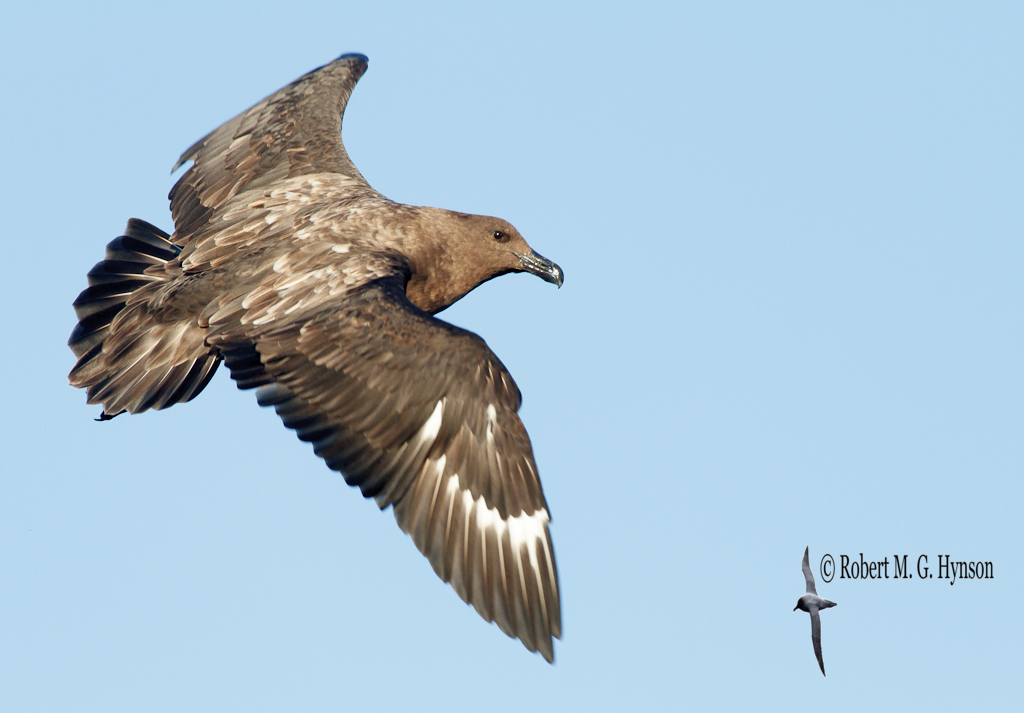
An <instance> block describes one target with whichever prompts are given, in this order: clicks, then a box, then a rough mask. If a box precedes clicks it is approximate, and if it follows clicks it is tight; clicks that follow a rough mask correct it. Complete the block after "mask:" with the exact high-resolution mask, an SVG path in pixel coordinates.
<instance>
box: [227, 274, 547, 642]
mask: <svg viewBox="0 0 1024 713" xmlns="http://www.w3.org/2000/svg"><path fill="white" fill-rule="evenodd" d="M292 282H293V283H294V282H295V281H294V280H293V281H292ZM341 285H342V283H341V281H340V280H339V281H338V283H337V284H336V285H334V286H335V287H337V288H338V289H343V287H342V286H341ZM403 285H404V280H403V279H402V278H401V277H399V276H394V277H391V278H382V279H378V280H374V281H370V282H369V283H366V284H363V285H361V286H359V287H355V288H353V289H352V290H350V291H349V292H348V293H347V294H345V296H344V299H343V300H337V299H331V300H329V301H326V302H324V301H319V302H318V298H317V296H316V294H315V293H316V292H318V291H319V292H323V293H324V294H325V295H326V294H327V292H330V291H331V290H332V283H331V281H330V280H320V281H313V280H308V281H305V282H301V283H299V284H297V285H296V284H291V285H290V288H292V289H295V290H298V292H289V293H288V297H287V303H286V304H285V306H286V307H287V306H288V305H290V307H288V308H287V309H278V308H277V307H280V306H281V305H282V303H281V301H280V300H279V299H278V300H277V301H269V302H268V301H267V300H266V299H263V298H261V297H260V295H258V294H255V292H254V294H253V295H251V296H250V297H248V298H247V299H245V300H241V301H240V304H243V305H244V306H245V307H244V308H245V309H247V310H248V311H247V312H245V313H244V314H243V315H242V316H241V317H240V318H239V320H238V321H237V322H235V324H236V325H237V326H235V327H232V329H234V330H237V329H242V330H244V331H245V334H244V335H243V338H242V339H238V340H237V343H236V344H234V345H233V344H232V338H231V336H230V335H229V334H226V333H219V332H218V325H217V324H216V321H217V318H216V317H215V318H214V322H215V323H214V324H212V325H211V330H210V335H211V336H210V343H211V344H212V345H213V346H215V347H217V348H218V349H219V350H220V353H221V354H222V355H223V357H224V360H225V364H226V366H227V367H228V368H229V369H230V370H231V376H232V377H233V378H234V379H236V380H237V381H238V385H239V387H240V388H252V387H259V390H258V391H257V397H258V399H259V402H260V404H261V405H264V406H268V405H272V406H274V407H275V408H276V410H277V412H278V414H279V415H280V416H281V418H282V419H283V420H284V423H285V425H286V426H288V427H289V428H292V429H295V430H296V432H297V434H298V436H299V438H300V439H302V440H304V441H308V442H311V443H312V444H313V450H314V452H315V453H316V454H317V455H318V456H320V457H321V458H323V459H324V460H325V461H326V462H327V465H328V466H329V467H330V468H332V469H333V470H337V471H340V472H341V473H342V474H343V475H344V477H345V480H346V482H348V483H349V484H350V485H355V486H359V488H360V490H361V491H362V493H363V495H364V496H365V497H373V498H375V499H376V501H377V505H378V506H379V507H381V509H383V508H385V507H387V506H388V505H393V506H394V512H395V517H396V519H397V520H398V524H399V526H400V527H401V528H402V530H404V531H405V532H407V533H409V535H411V536H412V539H413V542H415V544H416V546H417V547H418V548H419V550H420V552H422V553H423V554H424V555H426V557H427V559H429V560H430V563H431V565H433V568H434V571H435V572H436V573H437V575H438V576H439V577H440V578H441V579H442V580H444V581H445V582H450V583H451V585H452V587H453V588H454V589H455V591H456V592H457V593H458V594H459V596H460V597H462V599H463V600H464V601H466V602H467V603H470V604H472V605H473V606H474V607H475V608H476V610H477V611H478V612H479V614H480V615H481V616H482V617H483V618H484V619H486V620H488V621H494V622H496V623H497V624H498V626H499V627H500V628H501V630H502V631H504V632H505V633H506V634H508V635H509V636H513V637H518V638H519V639H521V640H522V642H523V643H524V644H525V645H526V647H527V648H528V649H530V650H531V651H538V650H539V651H540V652H541V654H542V655H543V656H544V658H546V659H547V660H548V661H551V660H552V659H553V657H554V648H553V643H552V637H555V638H558V637H560V635H561V615H560V605H559V591H558V576H557V573H556V569H555V560H554V553H553V549H552V544H551V537H550V535H549V533H548V521H549V519H550V518H549V515H548V510H547V505H546V503H545V500H544V494H543V492H542V490H541V484H540V480H539V478H538V475H537V466H536V463H535V462H534V458H533V451H532V448H531V445H530V439H529V436H527V433H526V429H525V428H524V427H523V424H522V421H520V419H519V416H518V414H517V411H518V409H519V405H520V401H521V396H520V393H519V389H518V387H517V386H516V384H515V382H514V381H513V380H512V377H511V376H510V375H509V373H508V371H506V369H505V367H504V366H503V365H502V363H501V362H500V361H499V360H498V358H497V357H496V356H495V355H494V354H493V353H492V352H491V350H490V349H489V348H488V347H487V345H486V344H485V343H484V341H483V340H482V339H480V338H479V337H478V336H476V335H475V334H472V333H471V332H467V331H465V330H462V329H459V328H457V327H454V326H452V325H449V324H447V323H446V322H443V321H441V320H439V319H436V318H434V317H431V316H430V315H428V314H426V313H425V312H422V311H421V310H419V309H417V308H416V307H414V306H413V305H412V304H411V303H410V302H409V301H408V299H407V298H406V296H405V291H404V288H403ZM304 286H308V287H304ZM257 289H258V290H263V291H264V292H265V291H266V290H265V288H263V287H260V288H257ZM306 289H308V293H305V292H303V290H306ZM270 296H271V297H272V295H270ZM275 305H276V306H275ZM305 305H311V306H310V307H308V308H307V307H305Z"/></svg>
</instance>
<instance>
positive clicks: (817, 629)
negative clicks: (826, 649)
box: [807, 604, 825, 676]
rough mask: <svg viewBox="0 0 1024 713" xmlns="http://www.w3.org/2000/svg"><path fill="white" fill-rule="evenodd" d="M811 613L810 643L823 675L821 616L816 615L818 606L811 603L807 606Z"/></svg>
mask: <svg viewBox="0 0 1024 713" xmlns="http://www.w3.org/2000/svg"><path fill="white" fill-rule="evenodd" d="M807 611H808V612H810V614H811V643H812V644H814V655H815V657H816V658H817V659H818V666H819V667H820V668H821V675H822V676H824V675H825V662H824V661H823V660H822V658H821V617H820V616H818V607H816V606H814V605H813V604H812V605H810V606H809V607H807Z"/></svg>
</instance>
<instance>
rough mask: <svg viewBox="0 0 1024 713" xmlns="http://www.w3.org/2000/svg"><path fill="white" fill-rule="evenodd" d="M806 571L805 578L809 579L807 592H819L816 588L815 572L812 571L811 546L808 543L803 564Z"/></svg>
mask: <svg viewBox="0 0 1024 713" xmlns="http://www.w3.org/2000/svg"><path fill="white" fill-rule="evenodd" d="M802 569H803V571H804V579H805V580H806V581H807V593H808V594H817V593H818V592H817V590H816V589H815V588H814V572H812V571H811V546H810V545H808V546H807V548H806V549H804V562H803V565H802Z"/></svg>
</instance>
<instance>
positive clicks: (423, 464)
mask: <svg viewBox="0 0 1024 713" xmlns="http://www.w3.org/2000/svg"><path fill="white" fill-rule="evenodd" d="M365 70H366V58H365V57H363V56H362V55H344V56H342V57H340V58H339V59H338V60H336V61H334V62H332V63H330V64H328V65H326V66H324V67H321V68H320V69H317V70H315V71H313V72H310V73H309V74H307V75H305V76H304V77H302V78H300V79H299V80H297V81H295V82H293V83H292V84H290V85H288V86H287V87H285V88H283V89H281V90H280V91H278V92H276V93H275V94H273V95H271V96H270V97H268V98H267V99H264V100H263V101H261V102H260V103H258V104H256V105H255V106H254V107H252V108H251V109H249V110H248V111H245V112H243V113H242V114H240V115H239V116H237V117H235V118H234V119H232V120H231V121H229V122H227V123H226V124H224V125H223V126H221V127H220V128H218V129H216V130H215V131H213V132H212V133H210V134H209V135H207V136H206V137H204V138H203V139H201V140H200V141H198V142H197V143H196V144H195V145H193V146H192V147H191V148H190V149H189V150H188V151H186V152H185V153H184V154H183V155H182V157H181V160H180V161H179V163H178V165H179V166H180V165H182V164H183V163H185V162H187V161H193V165H192V166H191V167H190V168H189V169H188V171H186V172H185V174H184V175H183V176H182V177H181V179H180V180H179V181H178V182H177V184H176V185H175V186H174V188H173V189H172V191H171V194H170V201H171V213H172V215H173V217H174V224H175V232H174V234H173V235H167V234H166V233H164V232H162V231H160V230H159V229H158V228H155V227H153V226H151V225H149V224H148V223H145V222H143V221H140V220H135V219H133V220H131V221H129V223H128V228H127V229H126V232H125V235H124V236H122V237H120V238H118V239H116V240H115V241H114V242H112V243H111V244H110V245H109V246H108V250H107V256H106V259H105V260H104V261H102V262H101V263H99V264H98V265H97V266H96V267H95V268H93V270H92V271H91V272H90V278H89V279H90V287H89V288H88V289H87V290H85V291H84V292H83V293H82V294H81V295H80V296H79V298H78V300H76V302H75V309H76V312H77V313H78V317H79V320H80V321H79V324H78V326H77V327H76V328H75V331H74V332H73V333H72V336H71V340H70V342H69V344H70V346H71V348H72V349H73V350H74V352H75V354H76V355H77V356H78V357H79V360H78V363H77V364H76V365H75V368H74V369H73V370H72V372H71V375H70V377H69V378H70V381H71V383H72V384H73V385H74V386H77V387H81V388H86V389H87V390H88V394H89V403H101V404H103V406H104V414H103V416H102V418H111V417H113V416H115V415H117V414H118V413H121V412H123V411H128V412H130V413H138V412H140V411H145V410H147V409H150V408H156V409H160V408H166V407H168V406H171V405H173V404H174V403H177V402H180V401H188V400H190V399H191V398H193V397H195V396H196V395H198V393H199V392H200V391H201V390H202V388H203V387H204V386H205V385H206V383H207V381H208V380H209V379H210V377H211V376H212V375H213V372H214V371H215V369H216V367H217V365H218V364H219V363H220V361H224V363H225V364H226V366H227V367H228V369H229V370H230V371H231V376H232V378H234V379H235V380H236V382H237V384H238V386H239V388H243V389H249V388H255V389H257V398H258V400H259V402H260V404H261V405H265V406H274V408H275V409H276V410H277V412H278V414H279V415H280V416H281V418H282V419H283V421H284V423H285V425H286V426H288V427H289V428H292V429H294V430H295V431H296V432H297V434H298V436H299V438H301V439H302V440H305V441H309V442H311V443H312V444H313V448H314V451H315V452H316V454H317V455H318V456H320V457H321V458H323V459H324V460H325V461H326V462H327V465H328V466H329V467H331V468H333V469H334V470H337V471H340V472H341V473H342V474H343V475H344V477H345V479H346V481H347V482H348V483H349V484H351V485H354V486H358V487H359V488H360V490H361V491H362V493H363V495H364V496H366V497H373V498H375V500H376V502H377V504H378V505H379V506H380V507H381V508H382V509H383V508H385V507H387V506H388V505H391V506H393V508H394V512H395V517H396V518H397V520H398V524H399V526H400V527H401V528H402V529H403V530H405V531H406V532H408V533H409V534H410V535H411V536H412V539H413V541H414V542H415V543H416V546H417V547H418V548H419V549H420V551H421V552H423V554H424V555H426V556H427V558H428V559H429V560H430V563H431V565H432V566H433V567H434V570H435V572H437V574H438V576H440V577H441V578H442V579H443V580H444V581H446V582H451V584H452V586H453V587H454V589H455V590H456V592H458V594H459V596H460V597H462V598H463V599H464V600H465V601H466V602H468V603H470V604H472V605H473V606H474V607H475V608H476V610H477V611H478V612H479V613H480V615H481V616H482V617H483V618H484V619H486V620H488V621H494V622H496V623H497V624H498V626H499V627H500V628H501V630H502V631H504V632H505V633H506V634H508V635H509V636H513V637H518V638H519V639H521V640H522V642H523V643H524V644H525V645H526V647H527V648H529V649H530V650H531V651H540V652H541V653H542V654H543V655H544V657H545V658H546V659H547V660H548V661H551V660H553V656H554V649H553V644H552V637H556V638H557V637H559V636H560V635H561V614H560V604H559V594H558V577H557V573H556V570H555V561H554V556H553V550H552V546H551V538H550V535H549V533H548V526H547V523H548V521H549V515H548V511H547V505H546V503H545V500H544V494H543V492H542V490H541V485H540V480H539V478H538V476H537V467H536V464H535V462H534V458H533V452H532V449H531V447H530V439H529V437H528V436H527V434H526V430H525V428H524V427H523V424H522V422H521V421H520V419H519V416H518V415H517V411H518V409H519V405H520V401H521V397H520V394H519V389H518V388H517V387H516V385H515V382H514V381H513V380H512V377H511V376H510V375H509V373H508V371H507V370H506V369H505V367H504V366H503V365H502V364H501V362H500V361H499V360H498V358H497V357H496V356H495V355H494V354H493V353H492V352H491V351H490V349H488V348H487V345H486V344H485V343H484V341H483V340H482V339H480V338H479V337H478V336H476V335H475V334H472V333H471V332H467V331H465V330H462V329H459V328H458V327H454V326H452V325H450V324H447V323H445V322H442V321H440V320H438V319H436V318H435V317H434V316H433V315H434V314H435V313H437V312H439V311H441V310H443V309H445V308H446V307H448V306H450V305H451V304H452V303H454V302H455V301H456V300H458V299H460V298H461V297H463V296H464V295H465V294H466V293H468V292H469V291H470V290H472V289H473V288H474V287H476V286H477V285H479V284H481V283H482V282H484V281H486V280H489V279H492V278H494V277H497V276H499V275H502V274H505V273H508V272H523V271H526V272H532V273H534V274H536V275H538V276H540V277H542V278H543V279H545V280H547V281H549V282H554V283H556V284H558V285H561V282H562V272H561V270H560V269H559V268H558V266H557V265H555V264H554V263H551V262H549V261H547V260H545V259H544V258H542V257H541V256H539V255H537V254H536V253H535V252H533V250H531V249H530V247H529V246H528V245H527V244H526V241H525V240H523V238H522V236H521V235H520V234H519V233H518V231H516V229H515V228H514V227H512V226H511V225H510V224H508V223H507V222H505V221H503V220H501V219H498V218H490V217H485V216H475V215H466V214H464V213H456V212H453V211H447V210H441V209H438V208H423V207H414V206H406V205H401V204H397V203H394V202H392V201H389V200H388V199H387V198H384V197H383V196H381V195H380V194H378V193H377V192H376V191H374V190H373V189H372V188H371V187H370V186H369V184H367V182H366V181H365V180H364V179H363V177H362V176H361V175H360V174H359V172H358V171H357V170H356V168H355V166H353V165H352V162H351V161H350V160H349V157H348V154H347V153H346V152H345V148H344V146H343V145H342V142H341V122H342V116H343V114H344V111H345V105H346V103H347V101H348V98H349V96H350V95H351V92H352V89H353V87H354V86H355V84H356V82H357V81H358V79H359V77H360V76H361V75H362V74H363V72H364V71H365Z"/></svg>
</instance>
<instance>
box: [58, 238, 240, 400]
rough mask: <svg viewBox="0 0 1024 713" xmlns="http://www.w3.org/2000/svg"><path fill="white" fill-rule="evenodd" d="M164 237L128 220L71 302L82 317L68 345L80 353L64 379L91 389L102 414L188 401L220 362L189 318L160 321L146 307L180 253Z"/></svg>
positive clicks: (192, 320) (202, 386)
mask: <svg viewBox="0 0 1024 713" xmlns="http://www.w3.org/2000/svg"><path fill="white" fill-rule="evenodd" d="M169 237H170V236H169V235H168V234H167V233H165V232H163V231H162V230H160V229H159V228H156V227H154V226H152V225H150V224H149V223H147V222H145V221H142V220H138V219H135V218H133V219H131V220H130V221H128V227H127V228H126V229H125V234H124V235H122V236H121V237H119V238H115V239H114V240H113V241H111V242H110V244H109V245H107V252H106V256H105V259H104V260H102V261H101V262H99V263H97V264H96V266H95V267H93V269H92V270H90V271H89V275H88V277H89V287H87V288H86V289H85V290H83V291H82V293H81V294H80V295H79V296H78V299H76V300H75V302H74V307H75V313H76V315H77V316H78V319H79V322H78V325H77V326H76V327H75V329H74V331H72V333H71V338H70V340H69V341H68V346H70V347H71V350H72V351H73V352H74V353H75V355H76V356H78V357H79V359H78V363H77V364H75V367H74V369H72V371H71V374H70V375H69V376H68V379H69V381H70V382H71V384H72V385H73V386H77V387H79V388H86V389H88V394H89V399H88V401H89V403H91V404H96V403H102V404H103V406H104V413H103V415H102V416H101V418H103V419H106V418H112V417H113V416H116V415H117V414H118V413H121V412H123V411H129V412H131V413H138V412H140V411H145V410H147V409H151V408H155V409H162V408H166V407H168V406H171V405H173V404H176V403H179V402H182V401H189V400H191V399H193V398H194V397H195V396H197V395H198V394H199V392H200V391H202V390H203V388H204V387H205V386H206V384H207V383H209V381H210V379H211V378H212V377H213V374H214V372H216V370H217V365H218V364H219V363H220V357H219V355H217V354H216V353H215V352H213V351H211V349H210V347H209V346H207V345H206V342H205V339H204V333H203V330H202V329H201V328H200V327H199V326H198V324H197V322H196V320H195V319H194V318H190V319H186V320H183V321H170V322H168V321H161V320H160V319H158V318H157V317H156V316H155V314H154V311H153V310H152V309H151V306H152V305H151V301H150V299H149V298H150V297H152V296H153V295H154V293H155V291H156V290H158V289H159V288H161V287H162V286H163V285H165V284H166V283H167V282H168V281H169V280H170V279H171V276H170V273H167V272H164V271H163V270H161V269H159V268H161V267H162V266H163V265H165V264H166V263H167V262H169V261H171V260H174V259H175V258H176V257H177V256H178V254H179V253H180V252H181V248H179V247H178V246H177V245H174V244H173V243H172V242H170V240H169V239H168V238H169ZM151 268H152V269H151Z"/></svg>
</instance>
